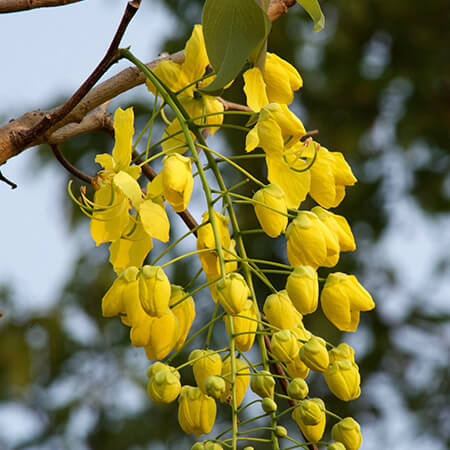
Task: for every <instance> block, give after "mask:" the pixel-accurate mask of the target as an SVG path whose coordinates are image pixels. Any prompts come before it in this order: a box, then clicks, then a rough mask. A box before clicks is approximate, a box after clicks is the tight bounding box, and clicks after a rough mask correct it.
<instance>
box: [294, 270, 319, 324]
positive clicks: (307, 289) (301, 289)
mask: <svg viewBox="0 0 450 450" xmlns="http://www.w3.org/2000/svg"><path fill="white" fill-rule="evenodd" d="M286 291H287V293H288V295H289V298H290V299H291V301H292V303H293V305H294V306H295V307H296V308H297V311H299V312H300V313H301V314H303V315H305V314H311V313H313V312H314V311H315V310H316V309H317V306H318V304H319V279H318V277H317V272H316V271H315V270H314V269H313V268H312V267H311V266H297V267H296V268H295V269H294V271H293V272H292V273H291V274H290V275H289V276H288V279H287V282H286Z"/></svg>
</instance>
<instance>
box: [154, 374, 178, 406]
mask: <svg viewBox="0 0 450 450" xmlns="http://www.w3.org/2000/svg"><path fill="white" fill-rule="evenodd" d="M180 391H181V383H180V374H179V372H178V371H177V370H175V369H172V368H171V370H167V371H166V370H162V371H159V372H157V373H155V374H154V375H153V376H152V377H151V378H150V379H149V381H148V385H147V392H148V395H149V396H150V398H151V399H152V400H153V401H154V402H155V403H159V404H164V403H172V402H173V401H174V400H176V398H177V397H178V395H179V393H180Z"/></svg>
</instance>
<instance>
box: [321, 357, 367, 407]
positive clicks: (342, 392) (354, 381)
mask: <svg viewBox="0 0 450 450" xmlns="http://www.w3.org/2000/svg"><path fill="white" fill-rule="evenodd" d="M323 376H324V378H325V381H326V382H327V385H328V387H329V388H330V391H331V392H332V393H333V394H334V395H335V396H336V397H337V398H339V399H341V400H344V401H345V402H349V401H350V400H355V399H356V398H358V397H359V396H360V394H361V388H360V383H361V377H360V375H359V369H358V366H357V365H356V364H355V363H354V362H352V361H349V360H345V361H335V362H333V363H331V364H330V366H329V367H328V369H327V370H326V371H325V372H324V373H323Z"/></svg>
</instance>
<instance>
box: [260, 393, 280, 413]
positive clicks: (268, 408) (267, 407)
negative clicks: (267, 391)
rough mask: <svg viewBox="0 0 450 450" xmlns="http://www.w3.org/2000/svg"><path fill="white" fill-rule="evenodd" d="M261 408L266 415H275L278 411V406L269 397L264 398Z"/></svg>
mask: <svg viewBox="0 0 450 450" xmlns="http://www.w3.org/2000/svg"><path fill="white" fill-rule="evenodd" d="M261 407H262V409H263V410H264V411H265V412H266V413H273V412H275V411H276V410H277V408H278V406H277V404H276V403H275V402H274V401H273V400H272V399H271V398H269V397H266V398H263V400H262V402H261Z"/></svg>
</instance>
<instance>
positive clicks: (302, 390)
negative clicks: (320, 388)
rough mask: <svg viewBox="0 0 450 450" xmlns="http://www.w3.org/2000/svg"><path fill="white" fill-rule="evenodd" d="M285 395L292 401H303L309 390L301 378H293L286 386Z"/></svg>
mask: <svg viewBox="0 0 450 450" xmlns="http://www.w3.org/2000/svg"><path fill="white" fill-rule="evenodd" d="M287 393H288V395H289V397H291V398H293V399H294V400H303V399H304V398H305V397H306V396H307V395H308V393H309V388H308V385H307V384H306V381H305V380H304V379H303V378H294V379H293V380H292V381H291V382H290V383H289V385H288V390H287Z"/></svg>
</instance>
